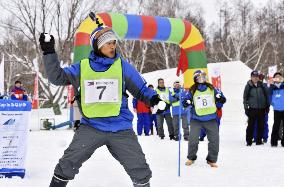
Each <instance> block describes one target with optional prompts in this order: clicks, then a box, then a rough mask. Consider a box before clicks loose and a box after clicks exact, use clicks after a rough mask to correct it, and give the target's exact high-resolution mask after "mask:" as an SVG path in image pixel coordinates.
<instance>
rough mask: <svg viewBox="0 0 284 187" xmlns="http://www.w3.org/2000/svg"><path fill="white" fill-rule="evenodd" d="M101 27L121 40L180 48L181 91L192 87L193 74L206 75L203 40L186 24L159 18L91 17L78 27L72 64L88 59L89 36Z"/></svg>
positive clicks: (121, 15)
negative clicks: (174, 45)
mask: <svg viewBox="0 0 284 187" xmlns="http://www.w3.org/2000/svg"><path fill="white" fill-rule="evenodd" d="M99 24H103V25H106V26H109V27H112V29H113V30H114V31H115V32H116V34H117V35H118V36H119V37H120V39H122V40H147V41H158V42H166V43H173V44H177V45H179V46H180V48H181V55H180V59H179V64H178V69H177V72H178V73H177V74H178V75H179V71H182V73H183V75H184V87H185V88H189V87H190V86H191V85H192V84H193V80H192V76H193V73H194V71H196V70H197V69H202V70H204V71H205V72H207V59H206V55H205V45H204V39H203V37H202V36H201V34H200V32H199V30H198V29H197V28H196V27H195V26H194V25H193V24H191V23H190V22H189V21H186V20H182V19H176V18H166V17H159V16H143V15H129V14H117V13H99V14H93V13H91V14H90V16H89V17H87V18H86V19H85V20H84V21H83V22H82V23H81V24H80V26H79V27H78V29H77V31H76V35H75V41H74V60H73V61H74V62H78V61H80V60H81V59H84V58H88V56H89V53H90V51H91V46H90V34H91V32H92V31H93V30H94V29H95V28H97V27H98V25H99Z"/></svg>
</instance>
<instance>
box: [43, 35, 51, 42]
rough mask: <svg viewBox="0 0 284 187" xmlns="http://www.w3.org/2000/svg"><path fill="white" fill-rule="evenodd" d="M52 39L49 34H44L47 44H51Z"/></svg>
mask: <svg viewBox="0 0 284 187" xmlns="http://www.w3.org/2000/svg"><path fill="white" fill-rule="evenodd" d="M50 39H51V37H50V35H49V34H47V33H44V41H45V42H50Z"/></svg>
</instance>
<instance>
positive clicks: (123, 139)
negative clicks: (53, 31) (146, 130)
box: [39, 26, 166, 187]
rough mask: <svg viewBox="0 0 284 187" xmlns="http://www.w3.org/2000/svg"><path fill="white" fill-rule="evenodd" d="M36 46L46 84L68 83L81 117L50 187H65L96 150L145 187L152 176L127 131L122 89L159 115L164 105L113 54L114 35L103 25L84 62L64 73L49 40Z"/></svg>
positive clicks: (48, 37)
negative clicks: (104, 152)
mask: <svg viewBox="0 0 284 187" xmlns="http://www.w3.org/2000/svg"><path fill="white" fill-rule="evenodd" d="M39 41H40V45H41V49H42V51H43V61H44V66H45V70H46V73H47V75H48V79H49V80H50V82H52V83H53V84H55V85H64V86H66V85H70V84H72V85H73V87H74V90H75V95H76V98H78V100H77V102H78V106H79V108H80V112H81V113H82V119H81V123H80V126H79V128H78V129H77V130H76V132H75V134H74V137H73V140H72V142H71V144H70V145H69V147H68V148H67V149H66V150H65V151H64V155H63V156H62V158H61V159H60V160H59V162H58V164H57V165H56V167H55V170H54V176H53V178H52V181H51V183H50V187H65V186H66V185H67V183H68V181H69V180H72V179H74V177H75V175H76V174H78V173H79V169H80V167H81V166H82V164H83V163H84V162H85V161H86V160H88V159H89V158H90V157H91V156H92V154H93V153H94V151H95V150H96V149H97V148H99V147H101V146H106V147H107V148H108V150H109V152H110V153H111V154H112V156H113V157H114V158H115V159H116V160H118V161H119V162H120V164H121V165H122V166H123V167H124V169H125V171H126V172H127V174H128V175H129V176H130V178H131V180H132V182H133V185H134V187H150V182H149V180H150V178H151V176H152V172H151V170H150V168H149V165H148V164H147V162H146V159H145V155H144V153H143V151H142V149H141V146H140V145H139V143H138V140H137V137H136V135H135V133H134V131H133V129H132V120H133V115H132V113H131V112H130V110H129V109H128V104H127V103H128V101H127V97H128V95H127V93H126V90H128V91H129V92H130V93H131V94H132V95H133V96H134V97H135V98H137V99H139V100H141V101H143V102H145V103H146V104H148V105H149V106H152V107H154V106H156V105H159V110H164V109H165V106H166V104H165V103H164V101H162V100H161V99H160V98H159V97H158V95H157V94H156V93H155V91H153V90H152V89H150V88H147V86H146V85H147V83H146V82H145V81H144V79H143V78H142V77H141V76H140V74H139V73H138V72H137V71H136V70H135V68H134V67H133V66H131V65H130V64H129V63H128V62H126V61H125V60H124V59H123V58H122V57H121V56H120V54H119V53H118V52H117V51H116V42H117V37H116V35H115V33H114V31H113V30H112V29H111V28H110V27H105V26H100V27H98V28H96V29H95V30H94V31H93V32H92V33H91V35H90V43H91V45H92V47H93V49H92V51H91V52H90V55H89V58H87V59H83V60H81V61H80V62H78V63H75V64H73V65H72V66H71V67H67V68H63V69H62V68H61V67H60V61H59V59H58V57H57V54H56V53H55V49H54V43H55V41H54V38H53V36H52V35H48V34H43V33H42V34H41V36H40V39H39ZM95 180H96V181H97V182H98V181H99V179H95Z"/></svg>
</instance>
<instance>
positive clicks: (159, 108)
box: [150, 95, 170, 114]
mask: <svg viewBox="0 0 284 187" xmlns="http://www.w3.org/2000/svg"><path fill="white" fill-rule="evenodd" d="M150 103H151V106H152V107H153V110H152V113H153V114H155V113H158V114H160V113H163V112H164V111H165V110H167V109H168V108H169V107H170V105H169V104H167V103H166V102H165V101H163V100H161V99H160V98H159V95H154V96H153V97H152V98H151V100H150Z"/></svg>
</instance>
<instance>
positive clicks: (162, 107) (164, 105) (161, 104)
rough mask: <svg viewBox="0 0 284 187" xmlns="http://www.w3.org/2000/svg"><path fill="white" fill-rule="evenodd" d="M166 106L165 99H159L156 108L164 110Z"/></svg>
mask: <svg viewBox="0 0 284 187" xmlns="http://www.w3.org/2000/svg"><path fill="white" fill-rule="evenodd" d="M166 106H167V104H166V102H165V101H159V103H158V109H159V110H165V108H166Z"/></svg>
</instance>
